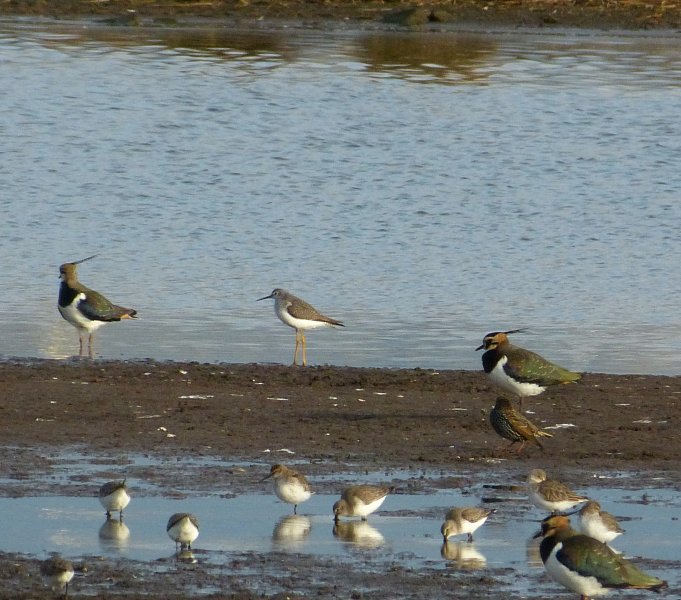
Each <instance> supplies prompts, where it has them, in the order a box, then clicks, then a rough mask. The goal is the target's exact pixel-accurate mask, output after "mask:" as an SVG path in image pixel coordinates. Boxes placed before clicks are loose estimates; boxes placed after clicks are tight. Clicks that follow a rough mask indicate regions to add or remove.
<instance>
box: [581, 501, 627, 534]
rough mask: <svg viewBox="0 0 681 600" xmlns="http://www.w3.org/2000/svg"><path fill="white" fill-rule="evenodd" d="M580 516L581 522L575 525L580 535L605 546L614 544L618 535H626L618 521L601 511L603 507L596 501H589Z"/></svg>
mask: <svg viewBox="0 0 681 600" xmlns="http://www.w3.org/2000/svg"><path fill="white" fill-rule="evenodd" d="M578 515H579V520H578V521H577V523H575V528H576V529H577V530H578V531H579V533H583V534H584V535H588V536H589V537H592V538H594V539H596V540H598V541H599V542H603V543H604V544H608V543H610V542H612V540H614V539H615V538H616V537H617V536H618V535H622V534H623V533H624V529H622V528H621V527H620V524H619V523H618V522H617V519H616V518H615V517H614V516H613V515H611V514H610V513H609V512H606V511H604V510H601V505H600V504H599V503H598V502H596V500H589V501H588V502H587V503H586V504H585V505H584V506H583V507H582V509H581V510H580V511H579V513H578Z"/></svg>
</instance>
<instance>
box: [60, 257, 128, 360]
mask: <svg viewBox="0 0 681 600" xmlns="http://www.w3.org/2000/svg"><path fill="white" fill-rule="evenodd" d="M95 256H96V255H93V256H88V257H87V258H83V259H82V260H78V261H76V262H71V263H64V264H63V265H61V266H60V267H59V279H61V284H60V286H59V301H58V308H59V312H60V313H61V316H62V317H64V318H65V319H66V320H67V321H68V322H69V323H71V325H73V326H74V327H75V328H76V329H77V330H78V338H79V340H80V349H79V355H80V356H83V337H84V336H85V334H87V335H88V356H89V357H90V358H92V357H93V354H94V349H93V337H94V332H95V330H96V329H97V328H98V327H101V326H102V325H104V324H105V323H110V322H111V321H120V320H121V319H134V318H136V315H137V311H136V310H133V309H132V308H124V307H122V306H116V305H115V304H113V303H112V302H110V301H109V300H107V299H106V298H105V297H104V296H102V294H100V293H98V292H95V291H94V290H91V289H89V288H87V287H85V286H84V285H83V284H82V283H80V282H79V281H78V276H77V275H76V265H79V264H80V263H82V262H85V261H86V260H90V259H91V258H94V257H95Z"/></svg>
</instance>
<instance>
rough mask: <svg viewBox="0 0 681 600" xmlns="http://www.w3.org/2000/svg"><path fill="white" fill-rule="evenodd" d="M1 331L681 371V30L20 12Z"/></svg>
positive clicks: (1, 80)
mask: <svg viewBox="0 0 681 600" xmlns="http://www.w3.org/2000/svg"><path fill="white" fill-rule="evenodd" d="M0 89H2V90H3V94H2V95H1V96H0V107H1V110H2V119H1V120H0V136H1V139H2V144H0V189H1V190H2V191H1V192H0V207H1V208H0V210H1V211H2V212H1V216H2V226H1V227H2V229H1V231H2V235H1V236H0V244H1V245H2V257H3V260H4V263H5V268H4V269H3V272H2V275H1V277H2V280H1V285H2V289H3V291H4V301H3V302H2V305H1V306H0V356H5V357H10V356H28V357H36V356H37V357H55V358H61V357H65V356H70V355H72V354H73V353H74V351H76V350H77V335H76V332H75V330H74V329H73V328H72V327H71V326H69V325H68V324H67V323H66V322H65V321H63V320H62V319H61V318H60V316H59V315H58V313H57V311H56V296H57V288H58V281H57V275H58V271H57V269H58V265H59V264H60V263H61V262H65V261H68V260H77V259H80V258H83V257H85V256H88V255H90V254H99V257H98V258H97V259H96V260H93V261H91V262H88V263H85V264H83V265H82V266H81V268H80V276H81V279H82V281H83V282H84V283H85V284H86V285H89V286H90V287H93V288H95V289H98V290H100V291H102V292H104V293H106V294H107V295H108V296H109V297H110V298H111V299H113V300H114V301H116V302H118V303H120V304H123V305H128V306H133V307H135V308H137V309H138V311H139V313H140V316H141V319H140V320H139V321H137V322H126V323H123V324H117V325H110V326H108V327H106V328H104V329H103V330H100V332H99V333H98V352H99V355H100V356H101V357H103V358H131V359H132V358H146V357H151V358H157V359H178V360H184V359H189V360H199V361H226V362H250V361H259V362H289V361H290V360H291V358H292V352H293V345H294V335H293V331H292V330H290V329H288V328H287V327H285V326H284V325H282V324H281V323H280V322H279V321H278V320H277V319H276V318H275V316H274V314H273V311H272V307H271V305H270V303H269V302H268V303H265V302H261V303H256V302H255V300H256V299H257V298H259V297H261V296H264V295H266V294H268V293H269V292H270V291H271V289H272V288H273V287H275V286H281V287H285V288H288V289H290V290H291V291H293V292H294V293H297V294H299V295H301V296H302V297H304V298H306V299H307V300H309V301H310V302H312V303H313V304H315V305H316V306H317V307H318V308H320V309H321V310H323V311H324V312H327V313H328V314H330V315H331V316H334V317H336V318H338V319H341V320H343V321H345V322H346V324H347V327H346V329H344V330H324V331H315V332H312V333H310V335H309V353H308V354H309V359H310V362H311V363H312V364H320V363H332V364H339V365H359V366H422V367H432V368H465V369H477V368H479V364H480V363H479V360H480V358H479V355H478V354H476V353H475V352H473V349H474V348H475V347H476V346H477V345H478V344H479V343H480V341H481V339H482V336H483V335H484V334H485V333H487V332H488V331H492V330H495V329H501V328H508V329H510V328H515V327H522V326H525V327H528V328H529V329H530V332H529V333H528V334H526V335H524V336H522V338H517V339H516V341H517V342H518V343H519V344H521V345H525V346H527V347H530V348H532V349H534V350H536V351H539V352H540V353H542V354H544V355H545V356H547V357H550V358H552V359H554V360H556V361H557V362H561V363H564V364H565V366H568V367H571V368H574V369H578V370H591V371H607V372H646V373H669V374H675V373H678V371H679V361H678V358H677V357H678V355H679V352H681V341H680V340H681V316H680V313H679V310H678V308H679V301H678V299H679V292H680V291H681V289H680V288H681V284H680V282H679V264H681V243H680V242H681V235H680V233H679V223H680V222H681V202H680V199H681V168H679V161H678V157H679V156H680V155H681V154H680V152H681V120H680V119H679V115H680V114H681V40H679V39H678V36H676V37H675V38H673V37H663V36H653V37H642V38H637V37H626V36H621V37H617V36H613V37H608V36H607V35H605V34H599V35H589V34H553V35H549V34H545V35H538V34H530V33H513V34H503V33H494V34H487V35H485V34H462V33H458V34H457V33H445V32H437V33H380V32H371V33H350V32H333V31H332V32H323V33H320V32H313V31H286V30H284V31H276V32H268V31H260V32H250V33H249V32H243V31H237V32H235V31H230V30H225V29H202V30H198V29H195V30H191V29H189V30H178V29H162V28H158V29H153V28H152V29H135V30H128V29H124V28H100V27H92V26H84V25H82V24H73V25H68V24H67V25H62V26H60V27H59V28H55V27H54V26H49V25H41V24H38V25H35V24H33V25H31V24H29V23H26V22H18V23H17V22H4V23H0Z"/></svg>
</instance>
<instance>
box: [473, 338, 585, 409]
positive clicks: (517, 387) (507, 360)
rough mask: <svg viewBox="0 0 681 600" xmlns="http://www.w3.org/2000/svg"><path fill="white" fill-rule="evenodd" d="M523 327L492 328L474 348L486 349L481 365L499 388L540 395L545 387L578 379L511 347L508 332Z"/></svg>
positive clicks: (514, 392) (541, 359)
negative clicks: (508, 329)
mask: <svg viewBox="0 0 681 600" xmlns="http://www.w3.org/2000/svg"><path fill="white" fill-rule="evenodd" d="M522 331H524V330H523V329H512V330H510V331H494V332H492V333H488V334H487V335H486V336H485V337H484V339H483V340H482V344H481V345H480V346H478V347H477V348H476V350H483V349H484V350H485V352H484V353H483V355H482V367H483V369H484V371H485V373H487V375H488V376H489V378H490V379H491V380H492V381H493V382H494V383H495V384H496V385H497V386H499V387H500V388H501V389H503V390H506V391H507V392H511V393H513V394H516V395H517V396H518V397H519V398H520V410H521V411H522V409H523V398H524V397H526V396H536V395H538V394H541V393H542V392H543V391H544V390H545V389H546V388H547V387H548V386H550V385H557V384H559V383H573V382H575V381H578V380H579V379H581V377H582V376H581V375H580V374H579V373H574V372H573V371H568V370H567V369H564V368H563V367H559V366H558V365H554V364H553V363H552V362H549V361H548V360H546V359H545V358H543V357H541V356H539V354H535V353H534V352H531V351H530V350H525V349H524V348H520V347H518V346H514V345H513V344H511V342H509V341H508V334H509V333H521V332H522Z"/></svg>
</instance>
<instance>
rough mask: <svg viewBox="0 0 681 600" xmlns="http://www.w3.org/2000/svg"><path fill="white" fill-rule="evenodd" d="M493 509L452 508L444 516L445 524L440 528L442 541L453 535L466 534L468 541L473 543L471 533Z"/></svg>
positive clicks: (475, 507) (476, 507)
mask: <svg viewBox="0 0 681 600" xmlns="http://www.w3.org/2000/svg"><path fill="white" fill-rule="evenodd" d="M494 512H496V510H494V509H490V508H483V507H481V506H470V507H468V508H452V509H450V510H448V511H447V514H446V515H445V522H444V523H443V524H442V527H440V533H441V534H442V537H443V538H444V541H445V542H447V540H448V539H449V538H450V537H452V536H454V535H464V534H468V541H469V542H472V541H473V533H474V532H475V531H476V530H477V529H478V528H479V527H482V525H483V524H484V523H485V521H487V517H489V516H490V515H491V514H492V513H494Z"/></svg>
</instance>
